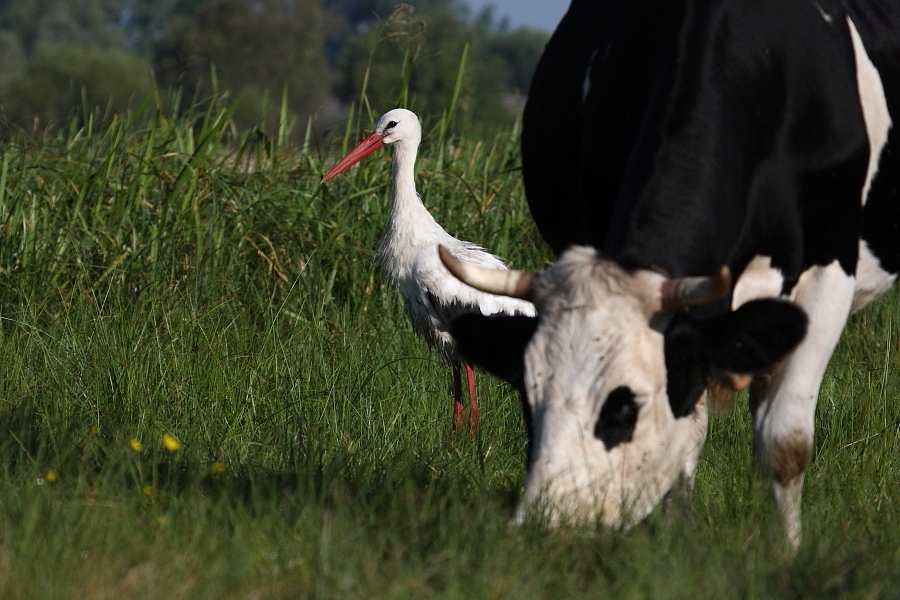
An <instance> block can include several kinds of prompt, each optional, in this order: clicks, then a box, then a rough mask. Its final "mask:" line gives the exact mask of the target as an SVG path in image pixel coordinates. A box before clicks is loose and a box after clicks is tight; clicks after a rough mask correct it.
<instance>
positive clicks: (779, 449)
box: [754, 261, 856, 546]
mask: <svg viewBox="0 0 900 600" xmlns="http://www.w3.org/2000/svg"><path fill="white" fill-rule="evenodd" d="M855 287H856V282H855V278H854V277H853V276H852V275H847V274H846V273H845V272H844V270H843V269H842V268H841V265H840V264H839V263H838V261H834V262H832V263H831V264H829V265H827V266H825V267H818V266H817V267H811V268H809V269H807V270H806V271H804V272H803V273H802V274H801V275H800V278H799V280H798V281H797V285H796V286H795V287H794V289H793V290H792V291H791V300H793V301H794V302H795V303H796V304H797V305H799V306H800V307H802V308H803V309H804V310H805V311H806V314H807V316H808V318H809V326H808V329H807V333H806V337H805V338H804V340H803V341H802V342H801V343H800V345H799V346H798V347H797V349H796V350H794V352H793V353H792V354H791V355H789V356H788V358H787V359H785V360H784V362H783V363H782V364H781V365H780V366H779V368H778V369H777V370H776V372H775V373H774V374H773V376H772V379H771V382H770V384H769V387H768V389H766V390H765V392H764V394H763V397H762V399H761V402H760V404H759V406H758V407H757V409H756V412H755V414H754V446H755V447H756V456H757V459H758V460H759V461H760V463H761V465H762V466H763V468H765V469H772V470H774V471H775V473H774V474H775V476H776V480H775V481H774V482H773V487H774V492H775V499H776V502H777V504H778V509H779V511H780V513H781V519H782V524H783V525H784V530H785V532H786V534H787V536H788V541H789V542H790V543H791V544H792V545H794V546H796V544H797V543H799V541H800V494H801V490H802V487H803V485H802V477H803V467H805V464H803V465H801V466H800V467H799V473H798V474H793V475H791V476H790V477H787V478H784V477H783V481H779V480H778V476H779V473H778V470H779V467H780V465H779V464H778V463H779V460H781V461H783V460H784V457H785V456H788V457H791V456H803V457H804V461H805V456H806V454H805V452H808V451H809V448H811V447H812V440H813V416H814V413H815V408H816V398H817V397H818V394H819V386H820V385H821V383H822V376H823V375H824V373H825V367H826V366H827V365H828V361H829V359H830V358H831V353H832V352H833V351H834V347H835V345H836V344H837V341H838V338H840V335H841V332H842V331H843V329H844V324H845V323H846V321H847V316H848V315H849V314H850V306H851V303H852V300H853V295H854V288H855ZM781 466H783V465H781ZM782 475H784V474H783V473H782ZM798 478H799V481H796V480H797V479H798Z"/></svg>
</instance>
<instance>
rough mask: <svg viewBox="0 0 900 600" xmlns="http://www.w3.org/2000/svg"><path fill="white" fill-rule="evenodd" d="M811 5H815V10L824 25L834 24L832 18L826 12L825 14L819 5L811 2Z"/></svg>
mask: <svg viewBox="0 0 900 600" xmlns="http://www.w3.org/2000/svg"><path fill="white" fill-rule="evenodd" d="M813 4H815V5H816V10H818V11H819V14H820V15H821V16H822V19H824V20H825V22H826V23H828V24H829V25H831V24H832V23H833V22H834V17H832V16H831V15H829V14H828V13H827V12H825V10H824V9H823V8H822V7H821V6H820V5H819V3H818V2H813Z"/></svg>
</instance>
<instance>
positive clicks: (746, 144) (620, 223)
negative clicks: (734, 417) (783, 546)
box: [446, 0, 900, 547]
mask: <svg viewBox="0 0 900 600" xmlns="http://www.w3.org/2000/svg"><path fill="white" fill-rule="evenodd" d="M898 114H900V2H897V0H817V1H814V0H752V1H748V0H630V1H625V0H573V2H572V4H571V6H570V8H569V11H568V13H567V14H566V16H565V17H564V19H563V20H562V22H561V23H560V25H559V27H558V28H557V30H556V32H555V33H554V35H553V37H552V39H551V40H550V42H549V43H548V45H547V48H546V50H545V52H544V55H543V57H542V58H541V61H540V64H539V66H538V68H537V71H536V73H535V76H534V80H533V82H532V87H531V91H530V94H529V98H528V104H527V105H526V108H525V114H524V126H523V134H522V158H523V169H524V178H525V186H526V193H527V197H528V202H529V204H530V206H531V210H532V213H533V216H534V219H535V221H536V222H537V226H538V228H539V230H540V232H541V234H542V235H543V236H544V237H545V238H546V240H547V241H548V242H549V244H550V246H551V247H552V248H553V250H554V251H555V252H556V253H557V255H558V256H559V258H558V260H557V261H556V263H555V264H554V265H553V266H551V267H550V268H549V269H547V270H546V271H544V272H542V273H540V274H538V275H530V274H521V273H516V274H509V273H508V272H507V273H505V274H503V276H502V277H500V279H499V280H498V279H496V278H495V277H494V275H493V274H492V273H491V272H486V271H484V270H482V269H471V268H468V267H466V266H465V265H459V264H457V263H454V261H453V260H452V257H450V258H448V259H447V261H446V263H447V264H448V266H449V267H451V270H453V271H454V273H455V274H456V275H457V276H459V277H460V278H461V279H463V280H465V281H468V282H470V283H472V284H474V285H475V286H476V287H480V288H481V289H483V290H486V291H493V292H495V293H506V294H508V295H517V296H520V297H525V298H529V299H531V300H532V301H533V302H534V304H535V306H536V307H537V310H538V315H539V316H538V318H537V319H529V318H525V317H510V318H504V319H494V320H491V319H488V318H484V317H480V316H478V315H473V316H466V317H464V318H460V319H459V320H458V321H456V323H455V325H454V334H455V335H456V337H457V340H458V342H459V346H460V348H461V350H462V352H463V354H464V355H465V356H467V358H468V359H469V360H471V361H473V362H474V363H475V364H478V365H480V366H482V367H484V368H486V369H488V370H490V371H493V372H494V373H496V374H498V375H500V376H502V377H504V378H506V379H508V380H509V381H511V382H513V383H514V384H515V385H517V386H518V387H519V389H520V390H521V391H522V392H523V406H524V409H525V416H526V422H527V423H528V427H529V432H530V447H529V458H528V468H527V474H526V482H525V491H524V494H523V497H522V499H521V502H520V504H519V507H518V510H517V518H519V519H522V518H525V517H526V516H527V515H528V514H529V513H530V512H532V511H534V510H543V511H544V514H545V515H546V516H548V517H549V518H550V519H551V520H552V521H558V520H560V519H564V520H581V519H592V520H594V519H599V520H600V521H601V522H603V523H604V524H606V525H609V526H627V525H629V524H632V523H634V522H636V521H638V520H640V519H641V518H643V517H644V516H645V515H647V514H648V513H649V512H650V511H651V510H652V509H653V507H654V506H655V505H656V504H658V503H659V501H660V500H661V499H663V498H664V497H665V496H666V494H668V493H669V492H671V491H673V490H675V489H676V488H678V487H679V485H678V484H679V482H682V483H686V484H687V486H685V487H686V488H687V489H689V487H690V483H691V482H692V481H693V475H694V469H695V467H696V463H697V457H698V454H699V451H700V447H701V446H702V444H703V442H704V440H705V436H706V406H705V403H706V398H707V394H708V391H707V390H708V389H709V388H710V382H726V383H727V384H728V385H729V386H730V387H731V388H732V389H741V388H743V387H745V386H746V385H747V384H749V383H750V381H751V377H755V378H754V379H753V384H752V385H751V387H750V407H751V411H752V413H753V427H754V447H755V451H756V456H757V459H758V462H759V463H760V466H761V467H762V468H763V469H764V470H765V471H766V472H768V473H770V474H771V475H772V479H773V484H772V485H773V491H774V496H775V500H776V503H777V505H778V508H779V511H780V513H781V517H782V522H783V525H784V529H785V534H786V538H787V541H788V543H789V544H791V545H792V546H794V547H796V545H797V544H799V541H800V497H801V489H802V484H803V476H804V470H805V467H806V464H807V460H808V456H809V451H810V448H811V446H812V440H813V416H814V410H815V404H816V397H817V395H818V391H819V386H820V383H821V380H822V376H823V374H824V371H825V368H826V365H827V363H828V360H829V357H830V356H831V353H832V352H833V350H834V347H835V345H836V343H837V340H838V338H839V336H840V333H841V331H842V329H843V327H844V323H845V322H846V319H847V317H848V315H849V314H850V313H851V312H853V311H855V310H857V309H859V308H861V307H862V306H864V305H865V304H866V303H867V302H869V301H870V300H871V299H873V298H874V297H876V296H878V295H879V294H881V293H882V292H884V291H885V290H887V289H888V288H889V287H890V286H891V285H892V284H893V282H894V280H895V279H896V278H897V274H898V272H900V229H898V227H900V148H898V142H900V139H898V134H897V130H896V128H893V129H892V128H891V122H892V118H895V119H896V118H897V115H898ZM575 244H577V245H580V246H578V247H574V248H571V249H569V248H570V247H571V246H572V245H575ZM595 249H596V250H595ZM729 271H730V272H731V273H733V274H734V275H736V277H735V278H734V280H733V281H730V280H729V277H728V272H729ZM716 273H718V275H714V274H716ZM702 276H706V278H703V277H702Z"/></svg>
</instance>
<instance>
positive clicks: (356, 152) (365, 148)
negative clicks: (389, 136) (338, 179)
mask: <svg viewBox="0 0 900 600" xmlns="http://www.w3.org/2000/svg"><path fill="white" fill-rule="evenodd" d="M383 139H384V136H383V135H381V134H380V133H378V132H377V131H373V132H372V133H370V134H369V135H367V136H366V137H364V138H363V139H362V141H361V142H360V143H358V144H357V145H356V146H355V147H354V148H353V150H351V151H350V152H348V153H347V156H345V157H344V158H342V159H341V160H339V161H338V164H336V165H334V166H333V167H331V170H330V171H328V172H327V173H325V177H323V178H322V180H321V181H320V182H319V183H325V182H326V181H328V180H329V179H331V178H332V177H334V176H335V175H337V174H338V173H343V172H344V171H346V170H347V169H349V168H350V166H351V165H353V164H354V163H355V162H357V161H359V160H360V159H361V158H363V157H364V156H367V155H369V154H371V153H372V152H374V151H376V150H378V149H379V148H381V147H382V146H384V142H382V141H381V140H383Z"/></svg>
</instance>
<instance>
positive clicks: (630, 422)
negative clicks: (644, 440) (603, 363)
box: [594, 386, 640, 450]
mask: <svg viewBox="0 0 900 600" xmlns="http://www.w3.org/2000/svg"><path fill="white" fill-rule="evenodd" d="M638 410H640V406H638V405H637V402H635V401H634V392H632V391H631V388H629V387H626V386H619V387H617V388H616V389H614V390H613V391H611V392H610V393H609V396H608V397H607V398H606V402H604V403H603V408H601V409H600V416H599V417H598V418H597V424H596V425H594V437H596V438H597V439H598V440H600V441H601V442H603V445H604V446H606V449H607V450H610V449H612V448H614V447H616V446H618V445H619V444H621V443H622V442H630V441H631V434H632V433H634V426H635V424H636V423H637V416H638Z"/></svg>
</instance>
